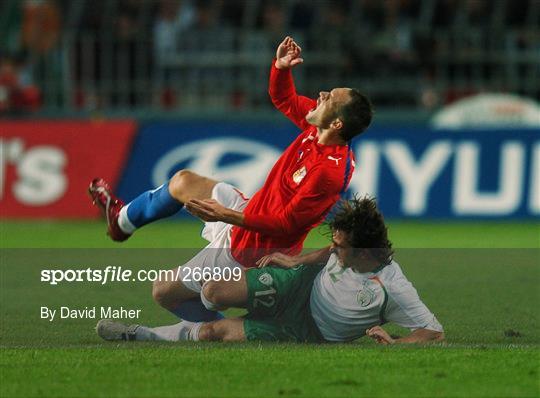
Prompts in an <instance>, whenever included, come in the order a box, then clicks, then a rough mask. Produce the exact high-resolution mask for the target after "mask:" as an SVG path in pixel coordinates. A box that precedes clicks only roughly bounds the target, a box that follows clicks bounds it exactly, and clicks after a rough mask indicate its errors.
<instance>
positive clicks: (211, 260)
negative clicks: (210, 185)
mask: <svg viewBox="0 0 540 398" xmlns="http://www.w3.org/2000/svg"><path fill="white" fill-rule="evenodd" d="M212 199H215V200H216V201H218V202H219V203H221V204H222V205H223V206H225V207H228V208H229V209H233V210H236V211H243V210H244V208H245V207H246V205H247V203H248V198H246V197H245V196H244V194H243V193H242V192H240V191H239V190H238V189H236V188H235V187H233V186H232V185H230V184H227V183H225V182H219V183H217V184H216V185H215V186H214V189H213V190H212ZM231 229H232V225H231V224H226V223H224V222H207V223H205V224H204V228H203V230H202V232H201V236H202V237H203V238H204V239H206V240H207V241H208V242H210V243H209V244H208V245H207V246H206V247H205V248H204V249H202V250H201V251H200V252H199V253H197V255H196V256H195V257H193V258H192V259H191V260H189V261H188V262H187V263H185V264H184V265H182V268H184V267H188V268H191V269H195V268H199V272H202V270H203V269H204V268H210V269H213V268H214V267H218V268H221V269H224V268H230V269H231V270H232V269H233V268H235V267H240V268H242V265H240V263H238V262H237V261H236V260H235V259H234V258H233V256H232V254H231ZM187 274H188V273H187V272H181V273H180V275H187ZM191 275H192V274H191ZM181 282H182V284H183V285H184V286H186V287H187V288H188V289H190V290H192V291H194V292H195V293H200V292H201V281H199V280H195V278H193V276H192V277H190V278H185V279H182V280H181Z"/></svg>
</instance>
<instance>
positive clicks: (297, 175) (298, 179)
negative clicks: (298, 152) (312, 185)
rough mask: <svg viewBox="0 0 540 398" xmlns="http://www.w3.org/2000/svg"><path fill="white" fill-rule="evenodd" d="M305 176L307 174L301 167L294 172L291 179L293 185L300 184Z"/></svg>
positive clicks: (304, 167) (304, 168)
mask: <svg viewBox="0 0 540 398" xmlns="http://www.w3.org/2000/svg"><path fill="white" fill-rule="evenodd" d="M306 174H307V169H306V166H302V167H300V168H299V169H298V170H296V171H295V172H294V174H293V176H292V179H293V181H294V182H295V183H297V184H300V182H301V181H302V180H303V179H304V177H305V176H306Z"/></svg>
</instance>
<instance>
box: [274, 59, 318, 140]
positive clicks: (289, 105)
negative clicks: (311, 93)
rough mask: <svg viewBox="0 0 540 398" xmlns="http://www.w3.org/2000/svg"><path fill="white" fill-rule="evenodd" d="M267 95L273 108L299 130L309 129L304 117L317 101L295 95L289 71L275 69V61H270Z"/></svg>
mask: <svg viewBox="0 0 540 398" xmlns="http://www.w3.org/2000/svg"><path fill="white" fill-rule="evenodd" d="M268 93H269V94H270V98H271V99H272V103H273V104H274V106H275V107H276V108H277V109H279V110H280V111H281V112H282V113H283V114H284V115H285V116H287V117H288V118H289V119H290V120H291V121H292V122H293V123H294V124H296V125H297V126H298V127H299V128H300V129H301V130H305V129H306V128H308V127H309V123H308V122H307V121H306V119H305V117H306V115H307V113H308V112H309V111H310V110H311V109H313V108H315V107H316V106H317V101H315V100H313V99H311V98H308V97H304V96H301V95H298V94H296V88H295V86H294V82H293V78H292V72H291V70H290V69H285V70H281V69H278V68H276V66H275V60H273V61H272V68H271V70H270V82H269V87H268Z"/></svg>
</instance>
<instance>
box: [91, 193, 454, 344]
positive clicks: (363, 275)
mask: <svg viewBox="0 0 540 398" xmlns="http://www.w3.org/2000/svg"><path fill="white" fill-rule="evenodd" d="M330 227H331V229H332V244H331V245H329V246H328V247H326V248H324V249H320V250H318V251H315V252H311V253H308V254H303V255H299V256H288V255H285V254H282V253H274V254H270V255H268V256H265V257H263V258H261V259H260V260H259V262H258V264H259V268H258V269H250V270H246V271H244V272H243V274H242V277H241V278H240V280H238V281H233V280H231V281H207V282H206V283H205V284H204V285H203V288H202V292H201V300H202V302H203V303H204V304H205V306H206V307H207V308H208V309H211V310H223V309H225V308H228V307H239V308H246V309H247V310H248V314H247V315H246V316H244V317H237V318H227V319H222V320H219V321H214V322H188V321H182V322H179V323H177V324H174V325H170V326H161V327H156V328H149V327H145V326H140V325H131V326H126V325H123V324H121V323H119V322H115V321H111V320H101V321H100V322H99V323H98V325H97V332H98V334H99V335H100V336H101V337H102V338H104V339H105V340H166V341H180V340H195V341H198V340H205V341H246V340H265V341H293V342H312V343H322V342H346V341H351V340H355V339H357V338H359V337H362V336H365V335H368V336H370V337H371V338H373V339H375V340H376V341H377V342H379V343H381V344H394V343H423V342H428V341H439V340H443V339H444V332H443V328H442V326H441V324H440V323H439V322H438V321H437V319H436V317H435V315H433V313H431V312H430V311H429V309H428V308H427V307H426V306H425V305H424V303H423V302H422V301H421V300H420V298H419V296H418V293H417V292H416V290H415V289H414V287H413V286H412V284H411V283H410V282H409V281H408V280H407V278H406V277H405V276H404V274H403V272H402V271H401V268H400V266H399V264H398V263H396V262H395V261H394V259H393V250H392V244H391V242H390V241H389V240H388V236H387V228H386V226H385V223H384V219H383V217H382V215H381V213H380V212H379V211H378V209H377V206H376V203H375V201H374V200H373V199H370V198H363V199H357V198H354V199H352V200H350V201H346V202H344V203H343V205H342V207H341V209H340V210H339V211H338V212H337V213H336V215H335V216H334V218H333V220H332V221H331V222H330ZM387 322H392V323H395V324H397V325H399V326H402V327H405V328H408V329H410V330H411V333H410V334H409V335H407V336H405V337H402V338H397V339H394V338H392V337H391V336H390V335H389V334H388V333H387V332H386V331H385V330H384V329H383V328H382V327H381V326H382V325H383V324H385V323H387Z"/></svg>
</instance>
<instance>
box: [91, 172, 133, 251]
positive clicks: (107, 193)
mask: <svg viewBox="0 0 540 398" xmlns="http://www.w3.org/2000/svg"><path fill="white" fill-rule="evenodd" d="M88 193H89V194H90V196H91V197H92V201H93V203H94V204H95V205H96V206H97V207H99V209H100V210H101V214H103V216H104V217H105V218H106V220H107V235H109V236H110V237H111V239H112V240H114V241H116V242H123V241H125V240H126V239H128V238H129V237H130V236H131V235H130V234H126V233H125V232H124V231H122V230H121V229H120V226H119V225H118V215H119V214H120V209H122V207H124V202H123V201H122V200H121V199H118V198H117V197H116V196H115V195H114V194H113V193H112V192H111V187H110V186H109V184H107V182H106V181H105V180H104V179H103V178H95V179H94V180H92V182H91V183H90V186H89V187H88Z"/></svg>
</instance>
